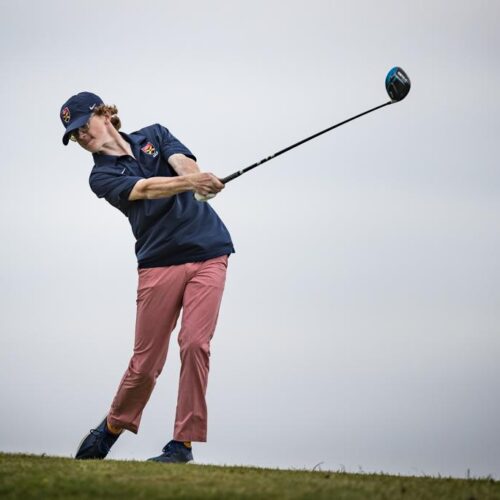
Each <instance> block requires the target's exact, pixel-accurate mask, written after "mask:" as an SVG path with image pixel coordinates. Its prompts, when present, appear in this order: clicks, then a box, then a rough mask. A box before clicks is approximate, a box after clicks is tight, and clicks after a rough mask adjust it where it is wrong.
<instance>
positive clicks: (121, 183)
mask: <svg viewBox="0 0 500 500" xmlns="http://www.w3.org/2000/svg"><path fill="white" fill-rule="evenodd" d="M141 179H142V177H136V176H129V175H121V174H119V173H115V172H99V171H97V172H94V171H93V172H92V173H91V174H90V178H89V184H90V188H91V189H92V191H93V192H94V193H95V194H96V195H97V196H98V197H99V198H105V199H106V201H107V202H109V203H110V204H111V205H113V206H114V207H116V208H117V209H118V210H120V211H121V212H123V213H124V214H125V215H127V216H128V209H129V206H130V204H131V203H133V202H131V201H129V199H128V197H129V195H130V192H131V191H132V189H133V188H134V186H135V185H136V183H137V182H138V181H140V180H141Z"/></svg>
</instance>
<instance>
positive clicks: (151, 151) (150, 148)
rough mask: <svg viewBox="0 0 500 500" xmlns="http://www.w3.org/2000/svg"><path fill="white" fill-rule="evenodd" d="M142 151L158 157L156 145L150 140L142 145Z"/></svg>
mask: <svg viewBox="0 0 500 500" xmlns="http://www.w3.org/2000/svg"><path fill="white" fill-rule="evenodd" d="M141 151H142V152H143V153H146V154H147V155H151V156H152V157H153V158H156V157H157V156H158V151H156V149H155V147H154V146H153V145H152V144H151V143H150V142H148V143H147V144H146V145H145V146H144V147H142V148H141Z"/></svg>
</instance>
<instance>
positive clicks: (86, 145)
mask: <svg viewBox="0 0 500 500" xmlns="http://www.w3.org/2000/svg"><path fill="white" fill-rule="evenodd" d="M109 125H111V124H110V121H109V118H108V117H106V116H97V115H92V116H91V117H90V119H89V121H88V122H87V123H86V124H85V125H84V126H83V127H80V128H79V129H78V130H75V132H73V134H72V136H71V139H72V140H74V141H76V142H78V144H79V145H80V146H81V147H82V148H83V149H85V150H87V151H90V152H91V153H97V152H98V151H100V150H101V148H102V146H103V145H104V144H105V143H107V142H109V141H110V139H112V137H111V136H110V133H109Z"/></svg>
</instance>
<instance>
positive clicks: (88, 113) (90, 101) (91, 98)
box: [60, 92, 121, 153]
mask: <svg viewBox="0 0 500 500" xmlns="http://www.w3.org/2000/svg"><path fill="white" fill-rule="evenodd" d="M117 113H118V109H117V108H116V106H110V105H107V104H104V103H103V101H102V99H101V98H100V97H98V96H97V95H95V94H92V93H90V92H80V93H79V94H77V95H74V96H72V97H71V98H70V99H68V100H67V101H66V102H65V103H64V104H63V105H62V107H61V113H60V116H61V120H62V123H63V125H64V126H65V127H66V131H65V133H64V136H63V144H64V145H67V144H68V141H69V140H72V141H75V142H77V143H78V144H79V145H80V146H81V147H82V148H84V149H85V150H87V151H90V152H91V153H97V152H99V151H100V150H101V149H102V147H103V145H104V144H107V143H109V142H110V141H113V140H115V139H116V137H117V135H118V130H119V129H120V127H121V122H120V119H119V118H118V116H117Z"/></svg>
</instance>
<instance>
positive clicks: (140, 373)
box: [128, 358, 160, 386]
mask: <svg viewBox="0 0 500 500" xmlns="http://www.w3.org/2000/svg"><path fill="white" fill-rule="evenodd" d="M128 370H129V374H130V376H131V378H133V380H134V382H135V384H137V385H144V386H150V385H154V384H155V382H156V379H157V378H158V375H159V374H160V373H159V371H158V370H154V369H149V368H148V367H147V366H141V365H140V364H139V363H137V361H136V360H134V358H132V360H131V361H130V365H129V368H128Z"/></svg>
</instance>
